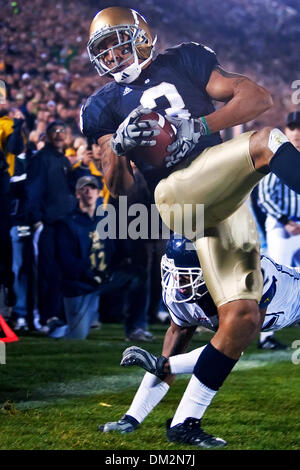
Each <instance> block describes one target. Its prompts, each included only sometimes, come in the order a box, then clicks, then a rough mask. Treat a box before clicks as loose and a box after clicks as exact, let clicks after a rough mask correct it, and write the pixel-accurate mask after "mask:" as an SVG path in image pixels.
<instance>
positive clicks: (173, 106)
mask: <svg viewBox="0 0 300 470" xmlns="http://www.w3.org/2000/svg"><path fill="white" fill-rule="evenodd" d="M162 96H164V97H165V98H166V99H167V100H168V101H169V103H170V108H167V109H166V110H165V112H166V114H171V113H174V110H176V111H177V110H179V109H183V108H184V107H185V104H184V101H183V99H182V97H181V96H180V94H179V93H178V91H177V88H176V86H175V85H173V84H172V83H168V82H162V83H160V84H159V85H157V86H154V87H152V88H148V89H147V90H145V91H144V93H143V94H142V96H141V99H140V102H141V105H142V106H143V108H150V109H154V108H156V106H157V104H156V101H155V100H157V99H158V98H161V97H162Z"/></svg>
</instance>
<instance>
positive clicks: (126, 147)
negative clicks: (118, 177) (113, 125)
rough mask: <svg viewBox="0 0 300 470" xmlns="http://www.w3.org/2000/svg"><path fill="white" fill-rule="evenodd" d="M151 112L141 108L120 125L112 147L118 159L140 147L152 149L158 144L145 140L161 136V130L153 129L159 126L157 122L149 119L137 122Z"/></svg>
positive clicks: (135, 110) (112, 140)
mask: <svg viewBox="0 0 300 470" xmlns="http://www.w3.org/2000/svg"><path fill="white" fill-rule="evenodd" d="M151 112H152V111H151V109H148V108H143V107H142V106H139V107H138V108H136V109H134V110H133V111H132V112H131V113H130V114H129V115H128V116H127V118H126V119H125V120H124V121H123V122H122V123H121V124H120V125H119V127H118V129H117V132H116V133H115V135H114V136H113V138H112V139H111V147H112V149H113V151H114V153H115V154H116V155H118V157H120V156H122V155H126V153H128V152H129V151H130V150H132V149H133V148H134V147H136V146H138V145H139V146H142V147H152V146H153V145H155V144H156V141H155V140H144V139H145V138H146V137H152V136H156V135H158V134H159V132H160V131H159V129H155V130H154V129H153V128H154V127H156V126H157V121H155V120H151V119H149V120H147V121H146V120H145V121H142V122H137V120H138V119H139V118H140V117H141V116H143V115H145V114H149V113H151Z"/></svg>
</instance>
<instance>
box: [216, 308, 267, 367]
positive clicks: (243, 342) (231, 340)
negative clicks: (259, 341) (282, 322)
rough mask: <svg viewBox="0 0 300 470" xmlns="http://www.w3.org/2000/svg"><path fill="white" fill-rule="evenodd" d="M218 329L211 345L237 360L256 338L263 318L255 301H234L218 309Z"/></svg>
mask: <svg viewBox="0 0 300 470" xmlns="http://www.w3.org/2000/svg"><path fill="white" fill-rule="evenodd" d="M218 315H219V328H218V331H217V332H216V334H215V335H214V337H213V338H212V339H211V344H212V345H213V346H214V347H215V348H216V349H217V350H218V351H220V352H221V353H222V354H225V355H226V356H228V357H230V358H232V359H235V360H238V359H239V357H240V355H241V354H242V352H243V351H244V350H245V349H246V348H247V346H248V345H249V344H250V343H251V342H252V341H253V340H254V339H255V338H256V337H257V335H258V334H259V332H260V329H261V325H262V323H263V316H262V314H261V312H260V310H259V307H258V304H257V302H256V301H255V300H235V301H233V302H229V303H227V304H224V305H221V306H220V307H219V308H218Z"/></svg>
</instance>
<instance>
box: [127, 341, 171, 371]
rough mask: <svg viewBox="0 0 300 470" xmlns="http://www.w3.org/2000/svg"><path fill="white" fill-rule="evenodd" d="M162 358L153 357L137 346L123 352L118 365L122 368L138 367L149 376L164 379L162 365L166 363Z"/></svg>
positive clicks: (164, 358) (165, 359)
mask: <svg viewBox="0 0 300 470" xmlns="http://www.w3.org/2000/svg"><path fill="white" fill-rule="evenodd" d="M167 360H168V359H167V358H166V357H164V356H158V357H156V356H154V355H153V354H151V353H150V352H148V351H146V350H145V349H142V348H139V347H138V346H130V347H129V348H127V349H125V351H124V352H123V357H122V360H121V363H120V365H121V366H123V367H130V366H139V367H142V368H143V369H145V370H146V371H147V372H150V374H154V375H156V376H157V377H159V378H162V377H164V376H165V375H166V374H165V372H164V365H165V363H166V362H167Z"/></svg>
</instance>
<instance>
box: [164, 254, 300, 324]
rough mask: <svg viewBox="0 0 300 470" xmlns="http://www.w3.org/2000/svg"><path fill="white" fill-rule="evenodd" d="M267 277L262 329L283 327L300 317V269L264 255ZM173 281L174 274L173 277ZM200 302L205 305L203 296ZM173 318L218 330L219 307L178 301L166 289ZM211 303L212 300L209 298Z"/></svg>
mask: <svg viewBox="0 0 300 470" xmlns="http://www.w3.org/2000/svg"><path fill="white" fill-rule="evenodd" d="M261 269H262V273H263V278H264V287H263V295H262V299H261V302H260V304H259V306H260V308H265V307H267V311H266V316H265V319H264V323H263V326H262V331H273V330H281V329H282V328H285V327H286V326H290V325H292V324H293V323H295V322H297V321H300V272H299V269H298V270H297V269H294V268H289V267H287V266H281V265H279V264H277V263H275V262H274V261H273V260H272V259H270V258H268V257H267V256H262V257H261ZM167 282H171V278H169V281H167ZM207 296H209V294H205V296H204V297H203V298H202V299H200V301H199V303H200V305H201V306H202V307H203V305H204V302H202V300H203V299H204V298H205V297H207ZM163 300H164V303H165V304H166V306H167V308H168V310H169V314H170V317H171V320H172V321H173V322H174V323H175V324H176V325H179V326H183V327H187V326H204V327H205V328H208V329H210V330H213V331H216V330H217V328H218V326H219V319H218V315H217V309H216V307H214V306H209V307H206V308H205V307H203V308H201V306H200V305H198V302H192V303H189V302H184V303H176V302H174V301H173V300H171V298H170V295H169V294H168V292H167V291H166V290H164V292H163ZM205 303H206V304H207V305H209V303H207V302H205Z"/></svg>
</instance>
